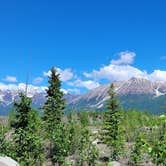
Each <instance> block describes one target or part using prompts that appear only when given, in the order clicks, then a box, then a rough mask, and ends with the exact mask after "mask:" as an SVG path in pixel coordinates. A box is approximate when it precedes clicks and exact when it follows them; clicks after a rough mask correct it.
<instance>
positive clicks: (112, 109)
mask: <svg viewBox="0 0 166 166" xmlns="http://www.w3.org/2000/svg"><path fill="white" fill-rule="evenodd" d="M109 96H110V98H109V100H108V101H107V111H106V112H105V114H104V120H103V132H102V140H103V141H104V143H105V144H107V145H108V146H109V147H110V150H111V155H110V159H111V160H118V159H119V155H120V154H121V153H122V150H123V147H122V146H123V132H122V128H121V112H120V108H119V101H118V100H117V99H116V98H115V92H114V85H113V84H111V86H110V91H109Z"/></svg>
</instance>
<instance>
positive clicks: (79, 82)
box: [68, 79, 100, 90]
mask: <svg viewBox="0 0 166 166" xmlns="http://www.w3.org/2000/svg"><path fill="white" fill-rule="evenodd" d="M68 85H70V86H74V87H80V88H86V89H89V90H90V89H94V88H96V87H98V86H99V85H100V84H99V83H98V82H95V81H92V80H87V81H82V80H80V79H77V80H76V81H74V82H69V83H68Z"/></svg>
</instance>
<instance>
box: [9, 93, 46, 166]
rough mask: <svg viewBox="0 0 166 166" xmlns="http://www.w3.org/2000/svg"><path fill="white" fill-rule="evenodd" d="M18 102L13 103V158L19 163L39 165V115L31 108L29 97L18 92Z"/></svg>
mask: <svg viewBox="0 0 166 166" xmlns="http://www.w3.org/2000/svg"><path fill="white" fill-rule="evenodd" d="M19 96H20V102H18V103H17V102H15V103H14V107H15V110H14V113H15V120H14V121H13V122H12V127H13V129H14V133H13V135H14V136H13V143H14V144H13V151H14V153H13V156H12V157H13V158H14V159H16V160H17V161H18V162H19V163H20V165H27V166H28V165H41V164H42V161H43V160H42V159H43V157H44V156H43V147H42V139H41V138H40V136H39V134H38V132H37V131H38V127H39V125H40V124H39V122H40V117H39V115H38V114H37V112H36V111H35V110H33V109H32V108H31V99H30V98H28V97H27V96H26V95H25V94H23V93H20V95H19Z"/></svg>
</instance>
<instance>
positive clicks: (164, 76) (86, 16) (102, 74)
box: [0, 0, 166, 94]
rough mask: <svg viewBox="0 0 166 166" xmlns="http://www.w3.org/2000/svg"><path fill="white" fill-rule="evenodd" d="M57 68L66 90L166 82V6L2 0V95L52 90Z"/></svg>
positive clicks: (107, 0)
mask: <svg viewBox="0 0 166 166" xmlns="http://www.w3.org/2000/svg"><path fill="white" fill-rule="evenodd" d="M51 67H56V68H57V70H58V72H59V73H60V77H61V80H62V89H64V91H65V92H69V93H73V94H80V93H84V92H86V91H88V90H90V89H93V88H95V87H98V86H100V85H102V84H106V83H110V82H112V81H123V80H128V79H130V78H131V77H140V78H145V79H149V80H151V81H166V1H165V0H146V1H145V0H135V1H131V0H125V1H124V0H116V1H115V0H70V1H69V0H60V1H57V0H40V1H39V0H28V1H22V0H5V1H1V2H0V89H12V88H16V87H24V84H25V82H26V77H27V75H28V77H29V84H30V86H31V87H34V88H35V87H36V88H42V89H43V87H45V86H47V85H48V84H47V80H48V79H47V76H48V75H49V69H50V68H51Z"/></svg>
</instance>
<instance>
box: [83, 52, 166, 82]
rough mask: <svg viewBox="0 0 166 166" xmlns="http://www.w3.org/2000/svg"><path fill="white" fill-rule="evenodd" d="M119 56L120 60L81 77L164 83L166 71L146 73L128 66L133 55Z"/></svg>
mask: <svg viewBox="0 0 166 166" xmlns="http://www.w3.org/2000/svg"><path fill="white" fill-rule="evenodd" d="M119 55H120V59H118V60H112V61H111V63H110V64H109V65H105V66H103V67H101V68H100V69H99V70H93V71H92V72H90V73H87V72H84V73H83V75H84V76H85V77H87V78H91V79H95V80H102V79H106V80H109V81H124V80H129V79H130V78H132V77H138V78H144V79H148V80H151V81H166V71H161V70H154V71H153V72H152V73H147V72H146V71H142V70H140V69H138V68H136V67H134V66H131V65H129V64H131V63H132V62H133V61H134V57H135V56H136V54H135V53H133V52H121V53H120V54H119Z"/></svg>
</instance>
